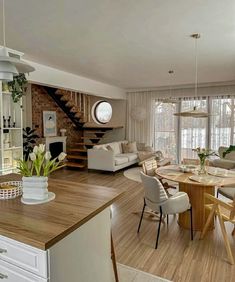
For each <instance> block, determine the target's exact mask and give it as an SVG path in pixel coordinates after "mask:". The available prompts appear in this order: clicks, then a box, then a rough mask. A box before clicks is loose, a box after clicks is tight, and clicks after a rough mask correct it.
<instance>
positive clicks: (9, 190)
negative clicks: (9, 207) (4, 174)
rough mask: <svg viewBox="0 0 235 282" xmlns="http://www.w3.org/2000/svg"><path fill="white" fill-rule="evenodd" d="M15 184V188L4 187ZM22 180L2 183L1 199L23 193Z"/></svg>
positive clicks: (12, 197) (0, 187) (0, 185)
mask: <svg viewBox="0 0 235 282" xmlns="http://www.w3.org/2000/svg"><path fill="white" fill-rule="evenodd" d="M7 185H14V186H16V187H14V188H7V189H4V186H7ZM22 188H23V186H22V181H8V182H2V183H0V200H8V199H14V198H16V197H18V196H21V195H22Z"/></svg>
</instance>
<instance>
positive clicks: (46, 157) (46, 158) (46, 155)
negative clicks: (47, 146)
mask: <svg viewBox="0 0 235 282" xmlns="http://www.w3.org/2000/svg"><path fill="white" fill-rule="evenodd" d="M50 158H51V153H50V152H49V151H47V152H46V154H45V160H46V161H49V160H50Z"/></svg>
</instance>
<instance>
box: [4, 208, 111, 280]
mask: <svg viewBox="0 0 235 282" xmlns="http://www.w3.org/2000/svg"><path fill="white" fill-rule="evenodd" d="M110 230H111V219H110V210H109V208H106V209H105V210H103V211H102V212H100V213H98V214H97V215H96V216H94V217H93V218H91V219H90V220H89V221H88V222H86V223H85V224H83V225H82V226H80V227H79V228H77V229H75V230H74V231H73V232H71V233H70V234H68V235H67V236H65V237H64V238H62V239H61V240H60V241H59V242H57V243H56V244H55V245H53V246H52V247H51V248H49V249H48V250H47V251H44V250H41V249H38V248H35V247H32V246H29V245H26V244H23V243H20V242H18V241H16V240H12V239H9V238H6V237H3V236H0V281H1V280H2V281H4V280H5V281H6V282H8V281H9V282H94V281H95V282H112V281H114V274H113V267H112V261H111V245H110Z"/></svg>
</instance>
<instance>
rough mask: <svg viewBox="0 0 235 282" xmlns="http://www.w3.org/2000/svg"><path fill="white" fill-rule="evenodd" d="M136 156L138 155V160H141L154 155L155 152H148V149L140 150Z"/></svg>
mask: <svg viewBox="0 0 235 282" xmlns="http://www.w3.org/2000/svg"><path fill="white" fill-rule="evenodd" d="M138 156H139V160H140V161H141V162H142V161H144V160H147V159H149V158H151V157H155V154H153V153H152V152H148V151H142V152H138Z"/></svg>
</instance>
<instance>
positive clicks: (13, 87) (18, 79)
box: [8, 73, 28, 103]
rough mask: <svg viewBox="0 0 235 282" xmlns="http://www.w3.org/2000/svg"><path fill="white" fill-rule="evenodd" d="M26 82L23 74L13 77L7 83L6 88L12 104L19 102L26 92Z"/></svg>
mask: <svg viewBox="0 0 235 282" xmlns="http://www.w3.org/2000/svg"><path fill="white" fill-rule="evenodd" d="M27 82H28V81H27V79H26V77H25V74H24V73H21V74H19V75H17V76H14V78H13V80H12V81H9V82H8V88H9V91H10V92H11V95H12V99H13V102H14V103H17V102H19V100H20V98H21V97H22V96H23V94H24V92H25V91H26V85H27Z"/></svg>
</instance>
